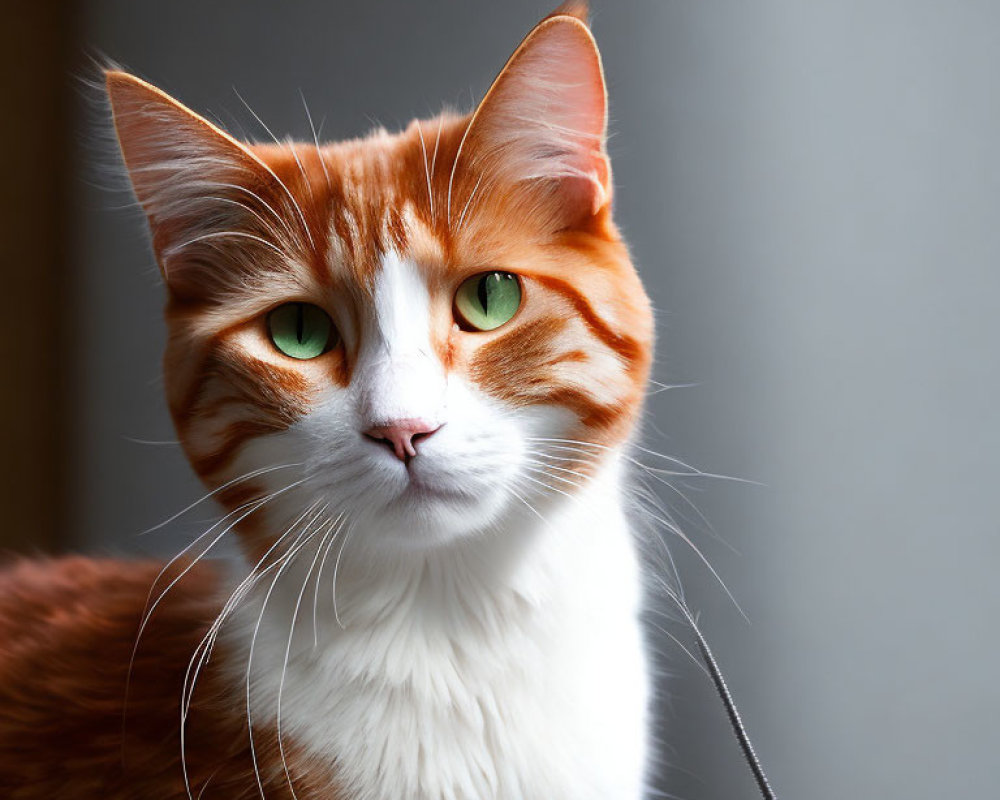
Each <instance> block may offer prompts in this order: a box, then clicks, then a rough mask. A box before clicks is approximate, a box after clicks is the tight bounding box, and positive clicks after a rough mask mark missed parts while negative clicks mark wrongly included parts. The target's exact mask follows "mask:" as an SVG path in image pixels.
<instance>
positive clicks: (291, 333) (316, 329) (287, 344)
mask: <svg viewBox="0 0 1000 800" xmlns="http://www.w3.org/2000/svg"><path fill="white" fill-rule="evenodd" d="M267 331H268V333H269V334H270V335H271V341H272V342H274V346H275V347H277V348H278V349H279V350H280V351H281V352H282V353H284V354H285V355H286V356H290V357H291V358H299V359H307V358H316V356H321V355H323V353H325V352H326V351H327V350H329V349H330V347H331V346H332V345H333V338H334V329H333V322H331V321H330V317H329V316H327V313H326V312H325V311H324V310H323V309H321V308H319V307H318V306H314V305H311V304H310V303H285V305H283V306H278V307H277V308H276V309H274V311H272V312H271V313H270V314H268V315H267Z"/></svg>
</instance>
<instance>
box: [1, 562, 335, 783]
mask: <svg viewBox="0 0 1000 800" xmlns="http://www.w3.org/2000/svg"><path fill="white" fill-rule="evenodd" d="M186 566H187V565H186V564H185V563H183V562H179V563H177V564H176V565H174V566H173V567H172V568H171V569H170V570H169V571H168V572H166V573H164V574H163V575H162V576H160V578H159V581H157V582H156V586H157V587H158V590H159V591H162V590H163V588H164V587H166V586H167V585H168V584H169V583H170V582H171V581H172V580H173V578H175V577H177V575H179V574H180V572H181V571H182V570H183V569H184V568H185V567H186ZM160 568H161V565H160V564H157V563H152V562H121V561H110V560H107V561H99V560H94V559H87V558H66V559H61V560H54V561H22V562H18V563H15V564H13V565H10V566H8V567H7V568H6V569H5V570H4V571H3V572H0V642H3V649H2V651H0V754H2V762H0V796H2V797H4V798H9V800H36V798H37V799H39V800H40V799H41V798H46V800H51V798H73V799H74V800H88V799H89V798H95V799H96V798H104V799H105V800H126V798H127V799H128V800H133V799H137V798H142V800H168V799H169V800H177V799H178V798H182V797H187V791H186V789H185V787H184V781H183V774H182V770H181V745H180V704H181V688H182V686H183V684H184V678H185V673H186V671H187V669H188V664H189V661H190V658H191V654H192V653H193V652H194V651H195V648H196V647H197V645H198V642H199V641H200V640H201V637H202V636H203V635H204V633H205V631H206V630H207V628H208V626H209V625H210V623H211V622H212V620H213V619H215V616H216V614H217V613H218V611H219V607H220V604H221V599H222V598H220V597H219V594H218V577H217V575H216V574H215V573H214V571H213V569H212V568H211V567H210V566H209V565H206V564H199V565H198V566H197V567H195V568H194V569H193V570H192V571H191V572H189V573H188V574H187V575H186V576H185V577H184V579H183V580H182V581H180V582H178V583H177V585H176V586H175V587H174V588H173V589H172V590H171V591H170V592H169V594H168V595H167V596H166V597H165V598H164V601H163V603H162V604H161V605H160V607H159V608H158V609H157V611H156V613H155V614H154V615H153V617H152V619H151V622H150V624H149V626H148V627H147V628H146V630H145V631H144V633H143V637H142V640H141V641H140V643H139V647H138V649H137V651H136V654H135V661H134V664H133V667H132V674H131V678H130V679H129V675H128V670H129V662H130V659H131V656H132V648H133V644H134V642H135V638H136V633H137V631H138V629H139V623H140V619H141V617H142V615H143V611H144V608H145V607H146V603H147V598H148V597H149V595H150V589H151V587H152V586H153V584H154V579H156V577H157V574H158V573H159V571H160ZM154 596H155V595H154ZM219 657H220V654H216V656H215V658H219ZM216 663H218V661H210V662H209V664H208V666H207V667H206V673H205V674H204V675H203V676H202V678H201V679H200V681H199V684H198V689H197V691H196V692H195V694H194V697H193V701H192V706H191V712H190V717H189V719H188V721H187V725H186V731H187V741H186V743H185V751H186V757H187V766H188V771H189V777H190V781H191V784H192V785H193V786H197V787H199V790H200V789H202V788H204V791H203V792H202V794H201V797H203V798H227V799H228V800H240V799H241V798H252V797H259V793H258V789H257V784H256V780H255V778H254V772H253V765H252V762H251V759H250V753H249V747H248V740H247V735H246V717H245V715H244V714H243V713H242V709H239V708H234V707H233V703H232V700H231V699H226V700H222V699H221V694H222V693H221V691H220V686H219V683H218V680H219V679H218V675H217V672H216V667H215V664H216ZM126 683H127V684H128V687H129V692H128V702H127V706H126V702H125V689H126ZM39 687H43V690H42V691H39ZM286 749H287V748H286ZM258 759H259V760H260V762H261V767H262V769H261V773H262V775H263V777H264V779H265V781H266V782H265V789H266V793H267V797H268V798H276V799H280V798H290V797H291V796H292V795H291V794H290V792H289V789H288V784H287V782H286V779H285V776H284V773H283V771H282V769H281V767H280V763H279V762H278V757H277V743H276V742H275V741H268V738H267V734H266V732H262V734H261V736H260V740H259V741H258ZM290 765H291V766H292V769H293V770H294V773H293V774H295V779H296V783H295V786H296V794H297V796H298V797H299V798H302V800H305V798H309V797H323V798H327V799H329V800H335V796H334V795H331V793H330V786H329V777H330V776H329V774H328V773H326V772H322V771H320V772H317V773H316V774H314V772H316V771H315V770H311V769H310V766H309V765H308V764H307V763H305V762H298V763H297V762H296V760H295V757H294V752H293V753H292V754H291V758H290ZM311 784H313V785H316V786H322V787H323V792H322V794H312V793H310V785H311Z"/></svg>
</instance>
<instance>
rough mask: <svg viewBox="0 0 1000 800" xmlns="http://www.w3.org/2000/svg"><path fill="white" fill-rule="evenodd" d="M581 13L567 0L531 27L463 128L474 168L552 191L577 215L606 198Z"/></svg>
mask: <svg viewBox="0 0 1000 800" xmlns="http://www.w3.org/2000/svg"><path fill="white" fill-rule="evenodd" d="M585 19H586V6H585V4H583V3H567V4H565V5H564V6H562V7H560V9H559V10H557V11H556V12H555V13H553V14H552V15H550V16H548V17H546V18H545V19H544V20H542V22H540V23H539V24H538V25H537V26H535V28H534V29H533V30H532V31H531V33H529V34H528V35H527V36H526V37H525V39H524V41H523V42H521V45H520V46H519V47H518V48H517V50H516V51H515V52H514V55H512V56H511V57H510V59H509V60H508V61H507V64H506V65H505V66H504V68H503V70H502V71H501V72H500V74H499V76H498V77H497V78H496V80H495V81H494V82H493V85H492V86H491V87H490V89H489V91H488V92H487V93H486V97H484V98H483V101H482V102H481V103H480V104H479V107H478V108H477V109H476V112H475V114H474V115H473V118H472V121H471V123H470V124H469V129H468V133H467V134H466V138H467V139H468V142H467V145H466V146H468V147H469V148H470V150H471V151H472V153H473V154H474V158H475V161H476V162H477V163H476V167H477V169H481V170H489V171H492V173H493V174H498V176H499V177H501V178H503V179H504V180H506V181H509V182H512V183H525V182H530V183H532V184H535V186H536V187H537V188H541V189H543V190H544V191H546V192H547V193H550V194H552V195H554V197H553V199H554V200H556V201H557V202H558V204H559V206H560V209H561V216H566V215H569V216H570V217H574V216H575V217H577V218H579V217H585V216H592V215H595V214H597V213H598V212H599V211H601V210H602V209H603V208H605V207H606V206H607V205H608V203H609V202H610V200H611V167H610V163H609V160H608V155H607V151H606V149H605V144H606V132H607V118H608V111H607V108H608V103H607V91H606V88H605V83H604V71H603V68H602V66H601V56H600V53H599V52H598V50H597V43H596V42H595V41H594V37H593V35H592V34H591V32H590V29H589V28H588V27H587V24H586V22H585V21H584V20H585ZM566 221H568V220H566Z"/></svg>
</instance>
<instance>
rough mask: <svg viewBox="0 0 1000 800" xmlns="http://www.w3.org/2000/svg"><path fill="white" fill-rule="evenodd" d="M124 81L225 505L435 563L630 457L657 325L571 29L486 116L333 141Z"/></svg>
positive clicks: (553, 25) (185, 365) (178, 405)
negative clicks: (204, 115)
mask: <svg viewBox="0 0 1000 800" xmlns="http://www.w3.org/2000/svg"><path fill="white" fill-rule="evenodd" d="M108 87H109V93H110V96H111V100H112V104H113V108H114V113H115V123H116V127H117V130H118V133H119V138H120V141H121V144H122V149H123V152H124V155H125V160H126V163H127V165H128V168H129V171H130V174H131V177H132V181H133V184H134V186H135V189H136V193H137V195H138V197H139V200H140V201H141V203H142V205H143V207H144V209H145V210H146V212H147V214H148V216H149V219H150V224H151V228H152V232H153V243H154V248H155V250H156V254H157V257H158V260H159V263H160V265H161V267H162V269H163V273H164V276H165V279H166V283H167V286H168V289H169V296H170V299H169V304H168V309H167V320H168V326H169V343H168V349H167V355H166V383H167V392H168V399H169V404H170V408H171V411H172V413H173V415H174V419H175V423H176V425H177V429H178V432H179V436H180V438H181V441H182V443H183V445H184V448H185V450H186V452H187V454H188V456H189V458H190V459H191V463H192V464H193V466H194V468H195V470H196V471H197V472H198V473H199V475H201V477H202V478H203V479H204V480H205V482H206V483H207V484H208V485H209V486H211V487H213V488H218V487H225V488H224V490H223V491H221V492H220V496H221V498H222V500H223V502H224V503H225V504H227V505H228V506H229V507H230V508H231V509H238V508H240V507H241V506H242V505H244V504H248V503H249V504H250V505H248V506H247V508H248V509H251V510H253V508H254V506H253V503H254V502H255V500H256V499H257V498H260V497H264V496H269V494H271V493H274V492H283V493H284V494H285V495H286V497H282V498H280V499H278V500H275V501H269V502H272V504H273V505H274V506H275V507H282V508H286V509H287V511H286V513H285V517H286V518H287V517H288V516H289V515H291V514H293V513H309V510H310V509H311V510H312V513H316V511H317V509H319V508H323V509H325V511H324V513H325V514H326V516H327V517H331V516H332V515H333V513H334V512H335V513H336V514H337V515H340V516H341V517H344V518H348V519H350V520H352V522H355V523H357V524H358V527H359V528H362V529H364V530H366V531H370V532H371V533H369V534H368V535H369V536H371V537H374V538H379V537H381V539H383V540H384V541H385V542H386V543H391V544H392V545H393V546H397V547H398V546H400V545H402V546H405V547H421V546H428V545H433V544H439V543H441V542H446V541H449V540H452V539H455V538H456V537H461V536H466V535H474V534H479V533H482V532H484V531H488V530H490V529H493V528H495V527H496V526H497V525H499V524H500V523H502V521H503V520H504V518H505V516H507V515H509V514H511V513H512V510H515V509H516V510H523V509H524V508H525V506H526V505H534V504H536V503H537V502H539V501H540V499H542V498H543V497H544V498H546V499H552V498H558V497H560V496H565V495H567V494H568V495H572V494H573V493H574V492H575V491H578V489H579V486H580V485H581V484H582V483H583V482H585V481H586V480H587V479H588V476H589V475H590V474H591V473H592V471H593V469H594V468H595V466H596V465H597V464H599V462H600V461H601V460H602V457H603V455H604V453H606V452H607V448H611V447H614V446H616V445H618V444H620V443H622V442H623V441H624V440H625V438H627V436H628V435H629V432H630V430H631V428H632V426H633V424H634V420H635V418H636V415H637V413H638V410H639V407H640V405H641V400H642V396H643V387H644V384H645V380H646V377H647V372H648V367H649V362H650V351H651V330H652V324H651V315H650V310H649V305H648V301H647V299H646V296H645V294H644V292H643V290H642V288H641V285H640V283H639V281H638V278H637V276H636V274H635V271H634V269H633V267H632V265H631V262H630V260H629V257H628V252H627V249H626V247H625V245H624V244H623V243H622V241H621V239H620V237H619V235H618V232H617V230H616V229H615V227H614V225H613V223H612V221H611V213H610V192H611V188H610V187H611V183H610V169H609V165H608V161H607V156H606V153H605V149H604V134H605V124H606V103H605V90H604V82H603V77H602V74H601V66H600V59H599V56H598V55H597V50H596V47H595V45H594V42H593V39H592V38H591V36H590V33H589V31H588V30H587V28H586V26H585V25H584V24H583V23H582V22H581V21H580V20H579V19H577V18H575V17H573V16H569V15H561V16H554V17H551V18H549V19H547V20H545V21H544V22H543V23H541V24H540V25H539V26H538V27H536V28H535V30H534V31H532V33H531V34H530V35H529V37H528V38H527V39H526V40H525V42H524V43H523V44H522V45H521V47H520V48H519V49H518V51H517V52H516V53H515V55H514V57H512V59H511V61H510V62H508V64H507V66H506V67H505V69H504V71H503V72H502V73H501V75H500V77H499V78H498V79H497V81H496V82H495V83H494V85H493V87H492V89H491V90H490V92H489V93H488V94H487V97H486V98H485V99H484V101H483V102H482V104H481V105H480V106H479V108H478V109H477V111H476V113H475V114H473V115H469V116H466V117H458V116H442V117H440V118H437V119H434V120H430V121H425V122H421V123H416V122H415V123H413V124H411V125H410V127H409V128H407V130H406V131H404V132H403V133H400V134H398V135H389V134H387V133H384V132H378V133H376V134H373V135H371V136H369V137H368V138H366V139H362V140H357V141H352V142H346V143H341V144H332V145H324V146H319V145H315V144H313V143H311V142H310V143H308V144H302V143H288V144H281V145H278V144H271V145H247V144H242V143H239V142H236V141H235V140H233V139H231V138H230V137H229V136H227V135H226V134H224V133H222V132H221V131H219V130H218V129H216V128H215V127H213V126H212V125H210V124H209V123H207V122H206V121H205V120H203V119H201V118H200V117H198V116H196V115H194V114H193V113H192V112H190V111H189V110H187V109H185V108H184V107H183V106H180V105H179V104H178V103H177V102H176V101H174V100H172V99H171V98H169V97H167V96H166V95H164V94H162V93H161V92H159V91H158V90H156V89H154V88H153V87H151V86H149V85H148V84H145V83H143V82H141V81H139V80H138V79H136V78H133V77H131V76H128V75H126V74H124V73H109V75H108ZM248 476H249V477H248ZM285 487H290V488H287V489H286V488H285ZM290 498H295V502H294V503H293V502H286V501H287V500H289V499H290ZM249 521H250V520H247V523H244V525H243V527H244V528H245V529H246V530H247V531H250V533H247V538H248V539H249V540H253V537H254V536H255V535H257V536H260V535H264V534H261V533H260V532H259V531H258V533H257V534H254V533H253V526H250V525H249V524H248V522H249ZM270 536H271V537H273V532H272V533H271V534H270ZM267 544H268V539H267V536H266V535H265V538H264V539H263V540H260V541H252V542H251V546H252V548H253V549H256V548H259V547H261V546H266V545H267Z"/></svg>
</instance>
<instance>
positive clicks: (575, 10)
mask: <svg viewBox="0 0 1000 800" xmlns="http://www.w3.org/2000/svg"><path fill="white" fill-rule="evenodd" d="M552 17H576V19H578V20H580V22H582V23H583V24H584V25H586V26H588V27H589V26H590V3H588V2H587V0H567V1H566V2H565V3H563V4H562V5H561V6H559V8H557V9H556V10H555V11H553V12H552V13H551V14H549V15H548V16H547V17H546V18H545V19H551V18H552Z"/></svg>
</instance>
